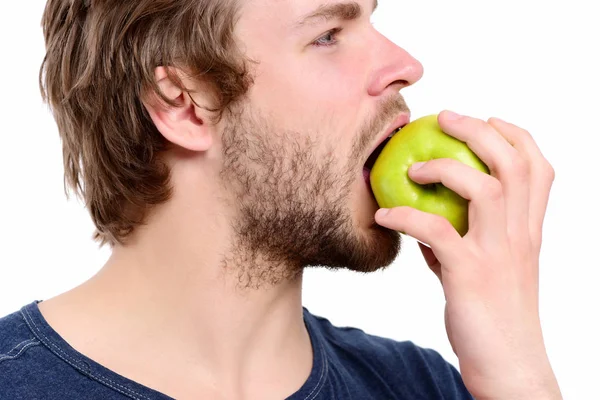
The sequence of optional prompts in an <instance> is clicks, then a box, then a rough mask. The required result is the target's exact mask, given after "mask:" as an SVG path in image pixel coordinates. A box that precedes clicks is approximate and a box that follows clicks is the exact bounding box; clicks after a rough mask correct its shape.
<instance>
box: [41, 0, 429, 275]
mask: <svg viewBox="0 0 600 400" xmlns="http://www.w3.org/2000/svg"><path fill="white" fill-rule="evenodd" d="M338 1H339V3H338ZM338 1H324V0H310V1H302V2H298V1H294V0H237V1H236V0H231V1H219V2H213V1H208V0H191V1H188V0H171V1H168V0H163V1H156V0H147V1H136V2H129V1H127V2H123V1H116V0H113V1H108V0H104V1H102V0H97V1H93V0H92V1H91V2H90V4H89V5H84V4H83V3H81V4H78V3H79V2H78V1H75V2H72V1H66V0H50V1H49V3H48V6H47V10H46V13H45V16H44V30H45V36H46V41H47V44H48V56H47V58H46V60H45V70H46V74H45V81H44V83H45V86H46V91H47V97H48V99H49V102H50V104H51V106H52V107H53V111H54V113H55V116H56V119H57V122H58V125H59V130H60V132H61V136H62V138H63V142H64V149H65V165H66V169H67V179H68V181H67V182H68V183H69V184H70V185H71V186H72V187H76V186H77V184H80V190H81V193H82V194H83V197H84V199H85V200H86V204H87V205H88V207H89V209H90V212H91V215H92V218H93V220H94V222H95V224H96V226H97V228H98V234H97V238H98V239H99V240H101V241H103V242H108V243H111V244H125V245H126V244H127V239H128V237H129V236H131V235H134V234H135V231H136V229H137V228H138V227H139V226H140V225H141V224H143V223H148V224H152V223H153V222H152V218H150V217H149V215H150V214H151V212H152V211H153V210H154V209H156V208H160V207H161V205H164V204H166V203H168V202H170V201H172V198H173V197H177V196H186V198H187V199H188V200H190V201H191V202H192V203H193V199H194V196H196V197H197V198H198V199H200V198H202V199H204V200H206V198H207V196H210V198H211V199H213V200H214V201H218V202H220V203H221V205H222V208H223V212H224V213H226V214H227V215H229V216H230V218H229V223H230V227H231V229H232V231H233V232H234V234H233V235H232V236H233V237H231V244H230V248H229V251H228V252H227V253H226V254H225V255H224V258H223V262H224V264H231V263H235V264H239V265H244V266H246V267H245V268H247V269H248V270H245V271H244V277H245V279H247V280H248V281H247V282H245V283H246V284H248V285H250V284H259V283H260V282H262V281H265V280H268V281H270V282H272V283H275V282H277V281H279V280H281V279H286V278H290V277H293V276H295V275H297V274H298V273H299V272H300V271H301V270H302V268H303V267H304V266H307V265H323V266H329V267H347V268H350V269H353V270H358V271H372V270H376V269H378V268H381V267H383V266H385V265H389V264H390V263H391V262H392V261H393V259H394V258H395V256H396V255H397V252H398V250H399V245H400V238H399V236H398V234H397V233H396V232H394V231H390V230H388V229H385V228H383V227H380V226H378V225H377V224H375V222H374V219H373V214H374V213H375V211H376V210H377V205H376V203H375V200H374V198H373V197H372V195H371V194H370V193H369V191H368V187H367V186H366V184H365V181H364V178H363V165H364V163H365V161H366V160H367V158H368V156H369V151H370V149H372V147H373V145H374V144H375V143H376V141H377V140H378V139H380V138H381V137H382V135H383V134H384V133H385V131H386V130H387V129H388V128H389V126H390V124H391V123H392V121H393V120H394V119H395V118H396V117H397V116H398V115H399V114H401V113H407V112H408V109H407V107H406V104H405V103H404V100H403V99H402V97H401V96H400V95H399V94H398V91H399V90H400V89H401V88H403V87H405V86H408V85H410V84H412V83H414V82H416V81H417V80H418V79H419V78H420V77H421V75H422V67H421V65H420V64H419V63H418V61H416V60H415V59H414V58H412V57H411V56H410V55H408V54H407V53H406V52H405V51H404V50H402V49H401V48H399V47H397V46H396V45H394V44H393V43H392V42H390V41H389V40H387V39H386V38H385V37H383V36H382V35H381V34H380V33H378V32H377V31H376V30H375V29H374V28H373V26H372V24H371V23H370V14H371V12H372V11H373V8H374V4H373V2H372V0H355V1H352V0H338ZM310 14H315V15H312V16H310ZM81 184H83V187H81ZM198 204H200V202H199V203H198ZM192 207H193V205H192ZM198 207H200V206H198ZM180 212H182V213H185V212H186V211H185V210H181V211H180ZM206 218H210V216H208V215H206ZM196 223H197V221H196ZM265 261H268V264H270V265H271V269H270V270H269V271H264V270H263V271H252V270H251V267H249V266H251V265H255V264H256V265H257V264H264V263H265ZM278 265H281V266H285V267H282V268H279V267H278Z"/></svg>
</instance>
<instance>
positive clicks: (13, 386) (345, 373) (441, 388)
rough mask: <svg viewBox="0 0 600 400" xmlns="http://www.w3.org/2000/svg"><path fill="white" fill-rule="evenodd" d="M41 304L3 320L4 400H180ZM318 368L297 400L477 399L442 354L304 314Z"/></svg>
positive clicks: (0, 383)
mask: <svg viewBox="0 0 600 400" xmlns="http://www.w3.org/2000/svg"><path fill="white" fill-rule="evenodd" d="M39 302H40V301H39V300H36V301H34V302H32V303H30V304H27V305H25V306H24V307H22V308H21V310H20V311H16V312H14V313H12V314H9V315H7V316H5V317H2V318H0V399H2V400H5V399H6V400H21V399H22V400H37V399H39V400H70V399H78V400H79V399H86V400H96V399H98V400H113V399H114V400H117V399H139V400H154V399H172V398H171V397H169V396H167V395H165V394H162V393H160V392H157V391H156V390H153V389H150V388H149V387H146V386H144V385H141V384H139V383H137V382H135V381H133V380H131V379H127V378H126V377H124V376H122V375H119V374H117V373H116V372H114V371H111V370H109V369H107V368H105V367H103V366H102V365H100V364H99V363H97V362H95V361H94V360H92V359H90V358H88V357H86V356H85V355H83V354H82V353H79V352H78V351H77V350H75V349H74V348H73V347H71V346H70V345H69V344H68V343H67V342H66V341H65V340H64V339H63V338H62V337H61V336H60V335H59V334H58V333H57V332H56V331H55V330H54V329H52V327H51V326H50V325H49V324H48V323H47V322H46V320H45V319H44V317H43V315H42V314H41V313H40V311H39V308H38V306H37V303H39ZM304 321H305V325H306V327H307V329H308V333H309V335H310V339H311V342H312V345H313V354H314V358H313V366H312V370H311V373H310V376H309V377H308V380H307V381H306V382H305V383H304V385H303V386H302V387H301V388H300V390H298V391H297V392H296V393H294V394H293V395H292V396H290V397H288V399H292V400H331V399H336V400H347V399H353V400H354V399H357V400H369V399H373V400H393V399H411V400H412V399H415V400H418V399H423V400H424V399H472V396H471V395H470V394H469V392H468V391H467V389H466V388H465V386H464V384H463V381H462V379H461V377H460V374H459V373H458V371H457V370H456V369H455V368H454V367H453V366H452V365H451V364H449V363H448V362H446V361H445V360H444V359H443V358H442V357H441V356H440V355H439V354H438V353H437V352H435V351H434V350H431V349H425V348H421V347H418V346H416V345H415V344H413V343H412V342H410V341H406V342H398V341H394V340H391V339H386V338H382V337H377V336H373V335H369V334H366V333H365V332H363V331H362V330H360V329H356V328H347V327H343V328H340V327H336V326H333V325H332V324H331V323H330V322H329V321H328V320H327V319H324V318H321V317H317V316H315V315H313V314H311V313H310V312H309V311H308V310H307V309H306V308H305V309H304Z"/></svg>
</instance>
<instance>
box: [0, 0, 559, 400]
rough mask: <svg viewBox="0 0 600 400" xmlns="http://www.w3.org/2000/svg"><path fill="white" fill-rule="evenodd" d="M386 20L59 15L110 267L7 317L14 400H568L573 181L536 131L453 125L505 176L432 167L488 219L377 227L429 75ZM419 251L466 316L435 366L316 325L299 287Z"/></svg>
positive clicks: (197, 0) (74, 132) (52, 17)
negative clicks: (566, 315) (548, 230)
mask: <svg viewBox="0 0 600 400" xmlns="http://www.w3.org/2000/svg"><path fill="white" fill-rule="evenodd" d="M375 6H376V4H373V2H372V0H354V1H351V0H344V2H343V3H337V2H333V1H327V2H323V1H322V0H306V1H302V2H299V1H296V0H237V1H236V0H227V1H225V0H224V1H219V2H214V1H209V0H161V1H157V0H137V1H122V0H91V1H81V0H49V1H48V3H47V6H46V10H45V13H44V17H43V28H44V35H45V40H46V46H47V55H46V58H45V60H44V64H43V66H42V68H43V74H42V75H41V84H42V87H43V94H44V98H45V99H46V100H47V101H48V102H49V104H50V105H51V108H52V111H53V113H54V116H55V118H56V121H57V124H58V127H59V132H60V134H61V139H62V141H63V149H64V157H65V170H66V176H65V178H66V182H67V184H68V185H69V186H70V187H71V188H72V189H74V190H75V191H77V192H78V193H79V194H81V195H82V196H83V198H84V200H85V201H86V205H87V206H88V208H89V210H90V214H91V216H92V219H93V221H94V223H95V225H96V227H97V233H96V236H95V237H96V239H97V240H98V241H99V242H100V243H101V244H108V245H109V246H111V248H112V254H111V257H110V259H109V260H108V262H107V263H106V265H105V266H104V267H103V268H102V269H101V270H100V271H99V272H98V274H96V275H95V276H94V277H92V278H91V279H89V280H88V281H86V282H84V283H83V284H81V285H80V286H78V287H76V288H74V289H72V290H70V291H68V292H66V293H63V294H61V295H59V296H56V297H54V298H51V299H48V300H45V301H43V302H38V301H35V302H33V303H31V304H28V305H25V306H24V307H23V308H22V309H21V310H19V311H16V312H15V313H13V314H10V315H8V316H6V317H4V318H3V319H2V320H0V397H1V398H3V399H4V398H6V399H20V398H27V399H37V398H39V399H122V398H132V399H166V398H177V399H283V398H290V399H310V400H317V399H319V400H322V399H430V398H452V399H459V398H460V399H464V398H472V397H471V396H473V397H475V398H477V399H558V398H561V395H560V390H559V388H558V385H557V382H556V379H555V377H554V374H553V372H552V368H551V366H550V363H549V361H548V357H547V354H546V350H545V348H544V342H543V337H542V332H541V327H540V321H539V313H538V304H537V302H538V290H537V282H538V278H537V273H538V262H539V250H540V245H541V231H542V222H543V218H544V214H545V209H546V204H547V200H548V194H549V191H550V187H551V184H552V180H553V170H552V168H551V166H550V165H549V164H548V163H547V162H546V160H545V159H544V157H543V156H542V154H541V153H540V151H539V149H538V148H537V146H536V145H535V143H534V141H533V140H532V138H531V136H530V135H529V134H528V133H527V132H526V131H524V130H522V129H520V128H518V127H516V126H514V125H511V124H509V123H506V122H503V121H501V120H499V119H496V118H492V119H490V120H488V121H481V120H477V119H473V118H469V117H461V116H458V115H456V114H453V113H450V112H443V113H441V114H440V116H439V122H440V124H441V126H442V128H443V129H444V130H445V131H446V132H448V133H449V134H450V135H452V136H455V137H457V138H458V139H460V140H463V141H465V142H467V143H468V145H469V146H470V147H471V148H472V149H473V151H475V152H476V153H477V154H478V155H479V156H480V158H481V159H482V160H483V161H484V162H485V163H486V164H487V165H488V166H489V167H490V169H491V171H492V175H491V176H489V175H485V174H482V173H479V172H477V171H475V170H473V169H470V168H468V167H466V166H465V165H463V164H460V163H457V162H454V161H452V160H448V159H441V160H434V161H431V162H428V163H426V164H425V165H422V166H421V168H420V169H416V168H413V169H412V170H411V171H410V176H411V178H412V179H413V180H415V181H416V182H418V183H422V184H425V183H432V182H442V183H443V184H444V185H446V186H448V187H449V188H451V189H453V190H455V191H456V192H458V193H459V194H460V195H462V196H463V197H465V198H467V199H469V200H471V203H470V217H471V218H470V229H469V232H468V234H467V235H466V236H464V237H460V236H459V235H458V234H457V233H456V231H455V230H454V229H453V228H452V226H451V225H450V224H449V223H448V222H447V221H446V220H444V219H442V218H440V217H437V216H434V215H430V214H425V213H422V212H419V211H417V210H415V209H410V208H395V209H392V210H389V212H388V213H387V214H385V211H386V210H378V207H377V204H376V202H375V200H374V198H373V197H372V195H371V194H370V192H369V190H368V186H367V185H366V183H365V180H364V178H363V165H364V164H365V162H366V160H367V158H368V157H369V155H370V154H371V152H372V151H373V149H374V147H375V145H376V144H377V143H379V142H380V141H381V139H382V138H384V137H385V136H387V134H388V132H389V131H390V129H393V128H396V127H398V126H400V125H403V124H405V123H406V122H407V120H408V117H409V110H408V107H407V106H406V104H405V102H404V100H403V98H402V97H401V96H400V95H399V93H398V92H399V91H400V90H401V89H402V88H404V87H407V86H409V85H412V84H413V83H415V82H416V81H418V80H419V79H420V77H421V75H422V73H423V70H422V66H421V65H420V63H419V62H418V61H417V60H415V59H414V58H412V57H411V56H410V55H409V54H407V53H406V52H405V51H404V50H403V49H401V48H399V47H397V46H396V45H395V44H393V43H392V42H391V41H389V40H387V39H386V38H385V37H384V36H382V35H381V34H380V33H378V32H377V31H376V30H375V29H374V28H373V26H372V25H371V24H370V23H369V15H370V13H371V12H372V11H373V10H374V7H375ZM399 231H402V232H405V233H406V234H408V235H411V236H413V237H415V238H416V239H418V240H419V241H421V242H423V243H427V244H429V245H430V246H431V247H427V246H424V245H422V246H421V250H422V252H423V255H424V257H425V260H426V261H427V263H428V265H429V266H430V267H431V269H432V270H433V272H434V273H436V275H437V276H438V277H439V279H440V281H441V283H442V285H443V288H444V293H445V296H446V300H447V306H446V327H447V332H448V336H449V339H450V342H451V343H452V346H453V349H454V351H455V352H456V354H457V356H458V359H459V361H460V369H461V373H462V376H461V375H459V374H458V372H457V370H456V369H454V368H453V367H452V366H451V365H450V364H448V363H447V362H445V361H444V360H443V359H442V358H441V357H440V356H439V355H438V354H437V353H436V352H434V351H433V350H428V349H422V348H419V347H417V346H415V345H414V344H412V343H410V342H395V341H392V340H389V339H385V338H380V337H376V336H372V335H368V334H366V333H364V332H363V331H361V330H359V329H354V328H339V327H335V326H333V325H331V324H330V323H329V322H328V321H327V320H326V319H324V318H321V317H317V316H314V315H312V314H311V313H310V312H309V311H308V310H306V309H303V307H302V301H301V289H302V272H303V270H304V268H305V267H309V266H325V267H329V268H348V269H350V270H355V271H362V272H370V271H376V270H379V269H381V268H384V267H386V266H388V265H390V264H391V263H392V261H393V260H394V259H395V257H396V256H397V254H398V252H399V251H400V250H401V241H400V236H399V234H398V232H399Z"/></svg>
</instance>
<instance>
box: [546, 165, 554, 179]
mask: <svg viewBox="0 0 600 400" xmlns="http://www.w3.org/2000/svg"><path fill="white" fill-rule="evenodd" d="M546 176H547V178H548V180H549V181H550V182H554V179H555V178H556V171H555V170H554V167H552V165H550V163H548V162H547V163H546Z"/></svg>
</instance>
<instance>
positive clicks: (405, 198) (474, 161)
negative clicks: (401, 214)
mask: <svg viewBox="0 0 600 400" xmlns="http://www.w3.org/2000/svg"><path fill="white" fill-rule="evenodd" d="M437 118H438V116H437V115H435V114H434V115H429V116H426V117H422V118H419V119H417V120H415V121H413V122H411V123H409V124H408V125H406V126H405V127H404V128H402V129H401V130H400V131H399V132H398V133H396V134H395V135H394V136H392V138H391V139H390V140H389V141H388V142H387V144H386V145H385V146H384V147H383V150H382V151H381V153H380V154H379V156H378V157H377V159H376V160H375V163H374V165H373V168H372V169H371V175H370V183H371V188H372V190H373V194H374V195H375V200H376V201H377V204H379V206H380V207H382V208H391V207H398V206H410V207H413V208H416V209H418V210H421V211H425V212H428V213H432V214H437V215H440V216H442V217H445V218H446V219H447V220H448V221H450V223H451V224H452V226H454V228H455V229H456V231H457V232H458V233H459V234H460V235H461V236H464V235H465V234H466V233H467V230H468V227H469V222H468V216H469V210H468V207H469V204H468V201H467V200H465V199H463V198H462V197H460V196H459V195H458V194H456V193H455V192H454V191H452V190H450V189H448V188H447V187H445V186H444V185H442V184H441V183H432V184H426V185H420V184H418V183H416V182H414V181H413V180H412V179H410V178H409V176H408V168H409V167H410V166H411V165H412V164H414V163H416V162H419V161H429V160H432V159H436V158H453V159H455V160H458V161H461V162H463V163H465V164H467V165H469V166H471V167H473V168H475V169H477V170H479V171H482V172H485V173H486V174H489V173H490V171H489V169H488V167H487V166H486V165H485V164H484V163H483V162H482V161H481V160H480V159H479V157H477V155H476V154H475V153H473V151H471V149H469V147H468V146H467V144H466V143H464V142H461V141H460V140H458V139H456V138H454V137H452V136H450V135H448V134H446V133H444V132H443V131H442V129H441V128H440V126H439V124H438V121H437Z"/></svg>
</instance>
